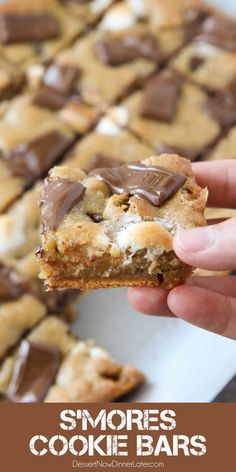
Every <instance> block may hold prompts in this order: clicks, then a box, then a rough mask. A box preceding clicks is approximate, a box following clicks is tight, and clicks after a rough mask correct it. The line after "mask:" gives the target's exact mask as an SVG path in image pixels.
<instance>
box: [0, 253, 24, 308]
mask: <svg viewBox="0 0 236 472" xmlns="http://www.w3.org/2000/svg"><path fill="white" fill-rule="evenodd" d="M27 289H28V284H27V282H26V280H25V279H24V278H23V277H22V276H21V275H20V274H18V273H17V272H16V271H15V270H14V269H12V268H11V267H7V266H5V265H4V264H3V263H2V262H0V300H1V302H6V301H10V300H16V299H17V298H19V297H20V296H21V295H22V294H23V293H24V292H25V291H26V290H27Z"/></svg>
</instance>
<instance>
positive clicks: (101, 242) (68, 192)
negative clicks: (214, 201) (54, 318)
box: [39, 154, 207, 290]
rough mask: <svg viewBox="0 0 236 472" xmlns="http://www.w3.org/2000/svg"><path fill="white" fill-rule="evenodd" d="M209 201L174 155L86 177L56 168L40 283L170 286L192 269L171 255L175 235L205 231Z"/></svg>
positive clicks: (47, 204)
mask: <svg viewBox="0 0 236 472" xmlns="http://www.w3.org/2000/svg"><path fill="white" fill-rule="evenodd" d="M206 197H207V191H206V190H203V189H202V188H200V187H199V186H198V185H197V184H196V182H195V180H194V178H193V175H192V171H191V166H190V163H189V162H188V161H187V160H186V159H184V158H181V157H179V156H176V155H167V154H162V155H160V156H155V157H151V158H149V159H145V160H144V161H141V162H139V163H138V162H136V163H130V164H124V165H122V166H119V167H116V168H102V169H101V168H99V169H95V170H93V171H91V173H89V174H87V173H85V172H84V171H82V170H78V169H73V168H69V167H56V168H54V169H52V170H51V172H50V174H49V177H48V179H47V180H46V181H45V187H44V190H43V193H42V197H41V201H42V206H41V213H42V228H43V243H42V248H41V251H40V253H39V259H40V263H41V278H43V279H44V280H45V282H46V285H47V287H48V288H50V289H54V288H55V289H56V288H59V289H62V288H68V287H70V288H73V287H74V288H80V289H82V290H83V289H93V288H99V287H119V286H156V285H161V286H164V287H167V288H171V287H174V286H175V285H178V284H180V283H182V282H184V281H185V280H186V278H187V277H188V276H189V275H190V274H191V272H192V269H191V268H190V267H188V266H187V265H186V264H184V263H183V262H181V261H180V260H179V259H178V258H177V256H176V255H175V253H174V251H173V247H172V241H173V236H174V235H175V234H176V232H177V230H178V229H180V228H189V227H194V226H201V225H204V223H205V220H204V216H203V213H204V209H205V203H206Z"/></svg>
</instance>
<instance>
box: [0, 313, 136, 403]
mask: <svg viewBox="0 0 236 472" xmlns="http://www.w3.org/2000/svg"><path fill="white" fill-rule="evenodd" d="M39 373H40V381H39V377H38V376H39ZM143 380H144V377H143V375H142V374H141V372H139V371H138V370H137V369H135V368H133V367H131V366H128V365H125V366H122V365H120V364H118V363H117V362H116V361H114V360H113V359H112V358H111V357H110V356H109V354H108V353H107V352H106V351H105V350H104V349H102V348H100V347H98V346H97V345H96V344H95V343H94V342H92V341H82V340H77V339H76V338H75V336H74V335H73V334H72V333H71V332H70V331H69V328H68V326H67V325H66V324H65V323H64V322H62V321H61V320H59V319H58V318H56V317H53V316H51V317H48V318H47V319H45V320H43V321H42V322H41V323H40V324H39V325H38V326H37V327H36V328H35V329H33V330H32V331H31V332H30V334H29V335H28V336H27V337H26V338H25V340H24V341H23V342H22V343H21V345H20V347H19V349H18V350H17V352H15V354H14V355H11V356H8V357H7V358H6V359H5V360H4V362H3V364H2V366H1V367H0V392H1V394H2V395H5V396H6V397H7V398H8V399H9V400H10V401H12V402H21V403H23V402H39V401H45V402H69V401H72V402H83V401H112V400H115V399H117V398H118V397H120V396H122V395H123V394H125V393H127V392H129V391H131V390H133V389H134V388H136V387H137V386H138V385H139V384H140V383H142V382H143Z"/></svg>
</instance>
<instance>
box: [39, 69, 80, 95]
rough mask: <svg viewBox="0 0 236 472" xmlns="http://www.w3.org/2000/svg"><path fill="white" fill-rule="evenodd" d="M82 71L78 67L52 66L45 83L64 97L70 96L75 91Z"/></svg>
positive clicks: (44, 80) (45, 77)
mask: <svg viewBox="0 0 236 472" xmlns="http://www.w3.org/2000/svg"><path fill="white" fill-rule="evenodd" d="M79 74H80V70H79V68H78V67H76V66H67V65H59V64H52V65H51V66H50V67H49V68H48V69H47V71H46V73H45V76H44V79H43V83H44V85H46V87H50V89H54V90H55V91H57V92H59V93H60V94H62V95H65V96H68V95H70V94H71V93H72V92H73V91H74V86H75V83H76V81H77V80H78V77H79Z"/></svg>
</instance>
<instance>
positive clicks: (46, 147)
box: [0, 95, 74, 212]
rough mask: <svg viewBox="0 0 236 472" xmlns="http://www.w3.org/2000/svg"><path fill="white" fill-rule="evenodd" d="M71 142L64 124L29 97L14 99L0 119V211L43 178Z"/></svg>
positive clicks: (69, 133)
mask: <svg viewBox="0 0 236 472" xmlns="http://www.w3.org/2000/svg"><path fill="white" fill-rule="evenodd" d="M73 139H74V134H73V132H72V131H71V130H70V129H69V128H68V127H67V125H66V124H65V123H64V122H63V121H62V120H61V119H60V118H59V117H57V116H56V114H53V113H51V112H50V111H48V110H44V109H42V108H40V107H37V106H36V105H34V104H33V103H32V102H31V100H30V98H29V97H28V96H27V95H26V96H21V97H17V98H15V99H14V100H13V101H12V102H11V103H10V104H9V107H8V108H7V110H6V111H5V113H4V114H3V116H2V117H1V120H0V183H1V195H0V212H2V211H3V210H5V209H6V208H7V206H9V204H10V203H12V201H14V200H15V199H16V198H17V197H18V196H19V195H21V194H22V193H23V191H24V190H25V189H26V188H27V187H29V186H31V185H32V184H33V183H34V182H35V181H37V180H39V179H40V178H41V177H43V176H44V175H45V174H46V173H47V171H48V170H49V169H50V167H52V166H53V165H54V164H55V163H57V162H58V161H59V159H60V158H62V157H63V155H64V154H65V152H66V151H67V150H68V148H69V146H70V145H71V144H72V142H73Z"/></svg>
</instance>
